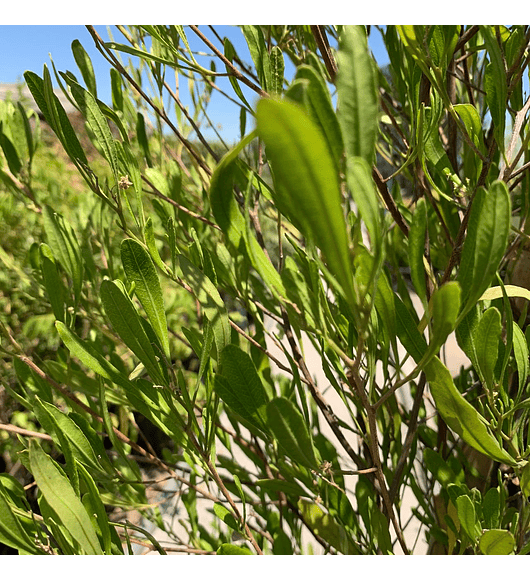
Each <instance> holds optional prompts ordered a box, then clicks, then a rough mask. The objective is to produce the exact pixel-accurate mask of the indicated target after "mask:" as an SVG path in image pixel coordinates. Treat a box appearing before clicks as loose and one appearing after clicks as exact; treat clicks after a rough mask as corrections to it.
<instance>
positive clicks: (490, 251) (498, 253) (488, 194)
mask: <svg viewBox="0 0 530 580" xmlns="http://www.w3.org/2000/svg"><path fill="white" fill-rule="evenodd" d="M510 225H511V202H510V194H509V193H508V188H507V187H506V184H505V183H504V182H503V181H495V182H494V183H493V184H492V185H491V187H490V188H489V190H487V191H486V190H485V189H483V188H480V189H479V190H478V191H477V194H476V196H475V199H474V201H473V207H472V208H471V215H470V217H469V225H468V233H467V237H466V240H465V242H464V248H463V250H462V259H461V263H460V270H459V273H458V278H457V279H458V282H459V283H460V286H461V288H462V304H463V308H462V311H461V313H460V320H461V319H462V318H463V317H464V316H465V315H466V314H467V312H469V310H470V309H471V308H472V307H473V306H474V305H475V303H476V302H477V300H479V299H480V297H481V296H482V294H483V293H484V291H485V290H486V289H487V288H488V286H489V285H490V284H491V282H492V280H493V277H494V276H495V272H496V271H497V268H498V267H499V264H500V261H501V259H502V257H503V256H504V251H505V249H506V245H507V243H508V233H509V231H510Z"/></svg>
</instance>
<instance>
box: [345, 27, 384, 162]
mask: <svg viewBox="0 0 530 580" xmlns="http://www.w3.org/2000/svg"><path fill="white" fill-rule="evenodd" d="M337 66H338V74H337V94H338V113H337V114H338V117H339V122H340V125H341V127H342V136H343V139H344V144H345V146H346V154H347V156H348V157H362V158H363V159H364V160H365V161H366V162H367V163H368V164H369V165H370V166H371V164H372V163H373V161H374V152H375V140H376V135H377V124H378V97H377V85H376V78H375V72H374V64H373V59H372V57H371V56H370V53H369V51H368V42H367V38H366V30H365V27H364V26H344V27H343V28H342V31H341V33H340V36H339V52H338V54H337Z"/></svg>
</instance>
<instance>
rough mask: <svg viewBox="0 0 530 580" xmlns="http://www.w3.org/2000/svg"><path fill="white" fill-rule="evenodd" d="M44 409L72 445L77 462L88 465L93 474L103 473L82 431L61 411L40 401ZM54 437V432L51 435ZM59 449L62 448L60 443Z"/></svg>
mask: <svg viewBox="0 0 530 580" xmlns="http://www.w3.org/2000/svg"><path fill="white" fill-rule="evenodd" d="M39 403H40V405H41V406H42V408H43V409H44V410H45V411H46V413H48V414H49V415H50V416H51V417H52V418H53V421H54V425H56V427H57V429H56V431H57V430H58V431H60V432H61V434H62V435H63V436H64V437H66V438H67V439H68V441H69V443H70V447H71V449H72V452H73V454H74V456H75V458H76V460H77V461H79V462H80V463H82V464H84V465H86V467H87V468H89V469H90V470H91V471H92V473H99V474H100V475H101V473H103V468H102V466H101V464H100V462H99V460H98V458H97V456H96V454H95V452H94V449H93V448H92V446H91V444H90V442H89V440H88V439H87V438H86V436H85V434H84V433H83V431H81V429H80V428H79V427H78V426H77V425H76V423H74V421H72V419H70V417H68V415H65V414H64V413H62V412H61V411H59V409H57V408H56V407H54V406H53V405H50V403H47V402H46V401H39ZM50 434H51V435H53V432H52V433H50ZM58 443H59V447H60V442H58Z"/></svg>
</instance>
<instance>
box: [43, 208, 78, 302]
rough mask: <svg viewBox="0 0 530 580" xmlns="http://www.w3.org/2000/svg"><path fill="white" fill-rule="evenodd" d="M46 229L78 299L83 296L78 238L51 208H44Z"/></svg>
mask: <svg viewBox="0 0 530 580" xmlns="http://www.w3.org/2000/svg"><path fill="white" fill-rule="evenodd" d="M42 217H43V221H44V229H45V231H46V236H47V238H48V244H49V246H50V248H51V251H52V254H53V257H54V259H55V260H59V262H60V263H61V265H62V266H63V268H64V269H65V271H66V273H67V274H68V275H69V276H70V278H71V279H72V282H73V286H74V293H75V296H76V299H78V298H79V296H80V294H81V286H82V283H83V262H82V259H81V249H80V247H79V243H78V241H77V236H76V234H75V232H74V231H73V229H72V228H71V226H70V225H69V224H68V223H67V222H66V220H65V219H64V218H63V217H62V216H61V215H59V214H57V213H56V212H55V211H54V210H53V209H52V208H51V207H50V206H48V205H46V206H45V207H44V208H43V212H42Z"/></svg>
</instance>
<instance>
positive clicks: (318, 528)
mask: <svg viewBox="0 0 530 580" xmlns="http://www.w3.org/2000/svg"><path fill="white" fill-rule="evenodd" d="M298 509H299V510H300V512H301V513H302V515H303V516H304V521H306V522H307V525H308V526H309V527H310V528H311V529H312V530H313V531H314V532H315V533H316V534H318V535H319V536H321V537H322V538H324V539H325V540H326V541H327V542H329V543H330V545H332V546H333V547H334V548H335V549H336V550H338V551H339V552H342V553H343V554H349V553H352V552H351V551H350V549H351V548H350V545H351V544H350V541H349V539H348V536H347V535H346V532H345V530H344V528H343V527H342V526H340V525H339V524H338V523H337V522H336V521H335V520H334V519H333V517H332V516H331V515H330V514H327V513H325V512H324V511H323V510H322V508H321V507H320V506H319V505H318V504H316V503H315V502H314V501H309V500H305V499H301V500H300V501H299V502H298ZM376 509H378V508H376Z"/></svg>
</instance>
